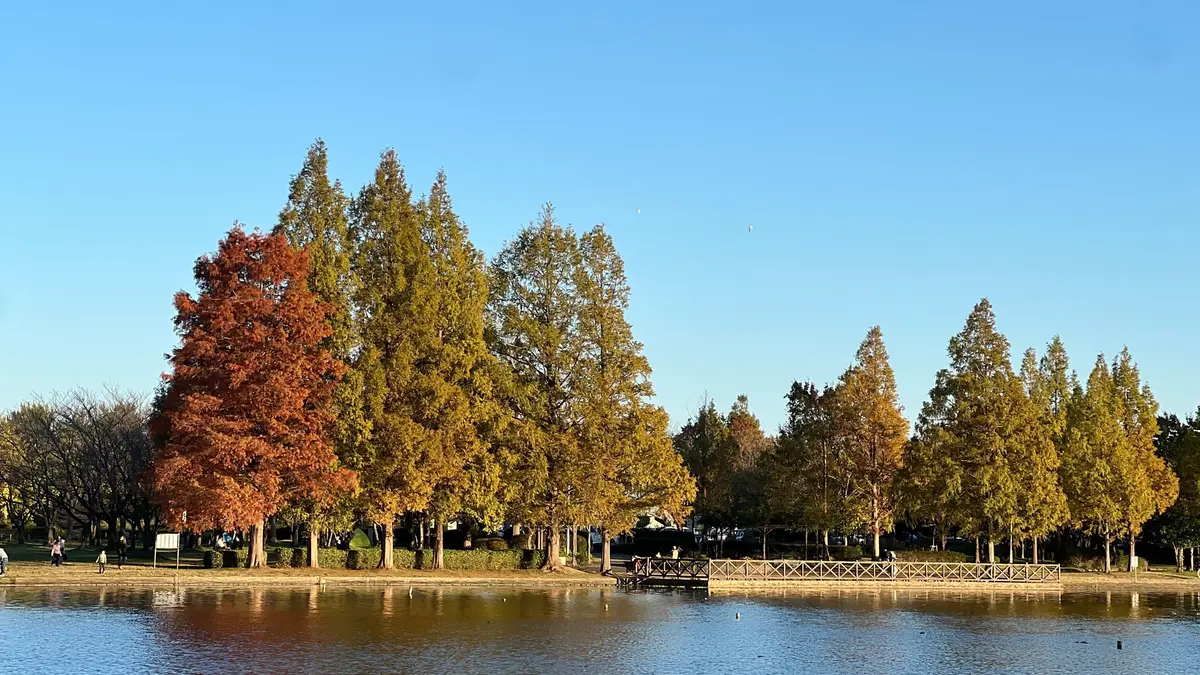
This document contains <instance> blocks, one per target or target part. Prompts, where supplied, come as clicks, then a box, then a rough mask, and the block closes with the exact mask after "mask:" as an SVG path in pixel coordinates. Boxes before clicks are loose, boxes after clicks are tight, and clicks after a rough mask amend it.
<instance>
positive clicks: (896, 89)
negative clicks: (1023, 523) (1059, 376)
mask: <svg viewBox="0 0 1200 675" xmlns="http://www.w3.org/2000/svg"><path fill="white" fill-rule="evenodd" d="M71 4H72V3H65V4H64V3H54V4H53V6H49V5H47V6H45V7H44V8H43V7H36V6H34V3H23V4H22V5H21V6H17V5H9V6H7V7H6V8H5V9H4V10H2V15H0V185H2V186H3V187H0V235H2V238H0V355H2V356H0V409H3V408H7V407H11V406H13V405H15V404H17V403H18V402H19V401H21V400H24V399H26V398H29V397H31V396H33V395H35V394H43V395H48V394H51V393H52V392H54V391H62V390H66V389H70V388H72V387H77V386H79V387H90V388H97V387H100V386H103V385H105V384H109V385H114V386H117V387H120V388H127V389H136V390H144V391H149V390H150V389H152V388H153V386H154V384H155V383H156V381H157V378H158V376H159V374H160V373H161V372H162V371H163V370H164V369H165V367H166V366H165V362H164V360H163V355H164V354H165V353H166V352H168V351H169V350H170V349H171V348H172V347H173V345H174V343H175V336H174V334H173V332H172V328H171V318H172V308H171V296H172V294H173V293H174V292H175V291H177V290H179V289H181V288H184V289H191V288H192V282H191V266H192V263H193V261H194V260H195V258H196V257H197V256H198V255H200V254H202V253H205V252H207V251H211V250H213V249H214V248H215V245H216V242H217V240H218V239H219V238H220V237H221V236H222V235H223V233H224V232H225V231H226V230H228V229H229V227H230V225H231V224H232V223H233V221H234V220H235V219H238V220H241V221H242V222H245V223H247V224H248V225H249V226H259V227H262V228H264V229H265V228H268V227H270V226H271V225H272V224H273V222H274V219H275V216H276V214H277V213H278V210H279V208H280V206H282V204H283V202H284V199H285V196H286V187H287V182H288V180H289V177H290V176H291V175H292V174H294V173H295V172H296V171H297V170H298V169H299V166H300V162H301V160H302V158H303V156H304V152H305V149H306V148H307V146H308V145H309V144H310V143H311V142H312V140H313V139H314V138H316V137H317V136H321V137H323V138H324V139H325V140H326V142H327V143H328V145H329V148H330V153H331V172H332V173H333V174H334V175H335V176H336V177H338V178H340V179H341V180H342V181H343V182H344V183H345V184H346V185H347V186H348V187H350V188H352V189H354V190H357V188H358V187H359V186H361V185H362V184H363V183H364V182H366V180H367V179H368V178H369V176H370V174H371V171H372V169H373V168H374V165H375V162H376V160H377V158H378V153H379V151H380V150H382V149H383V148H384V147H388V146H392V147H395V148H396V149H397V151H398V153H399V154H400V156H401V158H402V159H403V161H404V163H405V165H406V167H407V169H408V175H409V177H410V179H411V181H412V182H413V183H414V185H415V186H416V187H417V188H418V190H421V189H423V188H424V186H427V185H428V184H430V183H431V182H432V180H433V177H434V174H435V172H436V171H437V169H438V168H439V167H444V168H445V169H446V171H447V172H448V175H449V179H450V187H451V191H452V194H453V196H454V199H455V204H456V207H457V210H458V211H459V213H460V214H461V215H462V217H463V218H464V219H465V220H466V222H467V223H468V224H469V225H470V226H471V229H472V234H473V237H474V239H475V241H476V243H477V244H478V245H479V246H480V247H481V248H483V249H484V251H486V252H487V253H488V254H489V256H490V255H491V254H494V253H495V252H496V251H497V250H499V248H500V246H501V245H502V243H503V242H504V241H505V240H506V239H508V238H510V237H511V236H512V235H513V234H514V233H515V232H516V230H517V229H518V228H519V227H520V226H521V225H522V224H524V223H527V222H528V221H529V220H530V219H532V218H533V217H534V216H535V215H536V213H537V211H538V208H539V206H540V205H541V204H542V203H543V202H545V201H547V200H549V201H553V202H554V204H555V205H556V208H557V210H558V213H559V216H560V217H561V219H562V220H563V221H564V222H569V223H573V224H575V225H576V226H577V227H579V228H584V227H589V226H591V225H592V224H594V223H597V222H604V223H606V224H607V225H608V227H609V229H610V231H611V232H612V234H613V236H614V238H615V239H616V243H617V246H618V248H619V249H620V251H621V253H622V254H623V255H624V257H625V260H626V265H627V271H628V274H629V277H630V280H631V283H632V287H633V307H632V309H631V312H630V318H631V320H632V323H633V325H634V330H635V333H636V334H637V336H638V337H639V338H640V339H641V340H642V341H643V342H644V343H645V345H646V353H647V354H648V356H649V357H650V360H651V363H652V365H653V366H654V368H655V385H656V388H657V390H658V401H659V402H660V403H661V404H662V405H664V406H665V407H666V408H667V409H668V411H670V413H671V415H672V418H673V420H674V421H675V423H676V424H679V423H682V421H683V420H684V419H685V418H686V416H687V415H688V414H689V413H691V412H693V411H694V410H695V409H696V408H697V407H698V406H699V403H700V401H701V399H702V398H703V397H704V396H705V394H706V392H707V395H708V396H709V397H711V398H713V399H715V400H716V401H717V402H718V404H719V405H720V406H721V407H722V408H727V407H728V406H729V405H730V404H731V403H732V400H733V398H734V397H735V396H736V395H737V394H739V393H746V394H748V395H749V396H750V401H751V407H752V408H753V409H754V410H755V411H756V412H757V413H758V414H759V415H760V417H761V418H762V419H763V421H764V423H765V425H766V426H767V427H768V428H774V427H776V426H777V425H778V424H779V422H780V421H781V420H782V418H783V396H784V394H785V393H786V392H787V389H788V386H789V384H790V382H791V381H792V380H793V379H815V380H817V381H828V380H832V379H834V378H836V377H837V375H838V374H839V373H840V372H841V370H843V369H844V368H845V367H846V365H848V364H849V362H850V360H851V358H852V357H853V354H854V351H855V349H856V348H857V346H858V343H859V341H860V340H861V339H862V337H863V336H864V335H865V334H866V331H867V329H868V328H869V327H870V326H871V325H873V324H881V325H882V327H883V331H884V337H885V339H886V341H887V345H888V349H889V351H890V353H891V356H892V363H893V365H894V367H895V370H896V374H897V380H898V384H899V388H900V395H901V402H902V403H903V405H904V406H905V408H906V412H907V413H908V414H909V415H910V417H914V418H915V416H916V413H917V411H918V410H919V408H920V404H921V402H922V401H923V400H924V398H925V396H926V394H927V392H928V389H929V387H930V385H931V384H932V382H933V376H934V373H935V371H936V370H937V369H938V368H940V367H942V366H943V365H944V364H945V362H946V355H945V349H946V343H947V340H948V339H949V337H950V336H951V335H952V334H953V333H955V332H957V331H958V330H959V329H960V328H961V326H962V323H963V320H964V319H965V317H966V315H967V313H968V312H969V311H970V309H971V307H972V305H973V304H974V303H975V302H976V301H977V300H978V299H979V298H980V297H982V296H985V295H986V296H988V297H989V298H991V300H992V301H993V303H994V305H995V307H996V310H997V314H998V319H999V325H1000V328H1001V330H1003V331H1004V332H1005V333H1006V334H1007V335H1008V337H1009V338H1010V339H1011V341H1012V342H1013V344H1014V347H1015V348H1016V349H1015V351H1016V354H1017V356H1018V358H1019V351H1020V350H1021V349H1024V348H1025V347H1027V346H1039V347H1040V346H1043V345H1044V344H1045V343H1046V342H1047V341H1048V340H1049V339H1050V338H1051V337H1052V336H1053V335H1054V334H1056V333H1059V334H1061V335H1062V337H1063V339H1064V341H1065V342H1066V345H1067V348H1068V350H1069V352H1070V354H1071V356H1072V359H1073V363H1074V365H1075V366H1077V367H1078V368H1080V369H1081V370H1083V371H1085V372H1086V370H1087V369H1088V368H1090V366H1091V363H1092V361H1093V360H1094V358H1095V355H1096V354H1097V353H1098V352H1101V351H1103V352H1105V353H1106V354H1108V355H1110V356H1111V355H1112V354H1113V353H1115V352H1117V351H1119V350H1120V348H1121V346H1122V345H1128V346H1129V348H1130V349H1131V351H1132V353H1133V355H1134V358H1135V359H1136V360H1138V361H1139V363H1140V364H1141V367H1142V371H1143V375H1144V377H1145V379H1146V380H1147V381H1148V382H1149V383H1150V384H1151V386H1152V387H1153V389H1154V391H1155V392H1156V394H1157V396H1158V398H1159V400H1160V402H1161V403H1162V404H1163V407H1164V408H1166V409H1168V410H1171V411H1175V412H1179V413H1185V412H1189V411H1191V410H1194V409H1195V408H1196V404H1197V402H1198V401H1200V358H1198V357H1197V354H1196V349H1195V344H1196V333H1197V330H1198V329H1200V312H1198V311H1197V309H1196V296H1197V290H1198V289H1200V285H1198V284H1197V271H1196V259H1197V253H1196V252H1197V250H1198V249H1197V244H1198V243H1200V242H1198V239H1200V235H1198V234H1197V224H1198V222H1197V221H1198V216H1200V133H1197V130H1198V128H1200V127H1198V126H1197V125H1198V123H1200V76H1198V75H1197V74H1198V73H1200V39H1198V38H1200V35H1198V32H1200V28H1198V27H1200V7H1198V6H1196V5H1194V4H1193V3H1186V2H1176V3H1134V4H1137V5H1139V7H1137V8H1134V7H1133V6H1132V4H1130V3H1115V2H1057V3H1023V2H1018V3H1002V4H999V5H996V6H995V8H992V9H982V8H978V7H968V6H967V5H978V4H979V3H960V2H925V3H890V2H880V3H860V4H858V5H857V6H856V7H854V8H849V7H846V8H844V9H843V8H835V7H834V6H835V5H837V4H838V3H786V2H780V3H766V2H759V3H731V2H655V3H635V2H614V3H586V4H585V3H544V4H540V5H538V4H535V3H484V2H479V3H453V2H447V3H424V4H418V3H379V4H378V5H376V6H367V5H361V6H356V7H355V8H353V9H350V8H349V7H346V8H333V7H332V6H326V7H322V6H319V5H317V4H307V3H290V4H289V5H287V8H286V9H284V5H282V4H281V5H279V7H278V8H275V9H272V8H267V7H259V8H251V7H247V5H251V4H255V3H228V4H226V3H201V4H199V5H198V4H196V3H191V4H190V5H188V6H186V7H184V6H179V7H168V6H166V5H161V4H146V5H144V6H136V5H135V4H133V3H123V4H124V6H123V7H116V6H103V7H101V6H97V5H94V4H79V5H76V6H70V5H71ZM818 4H821V5H823V6H822V7H817V6H816V5H818ZM201 5H203V6H201ZM518 5H519V6H520V7H521V8H520V9H516V7H517V6H518ZM741 5H745V6H741ZM1122 5H1128V6H1126V7H1122ZM639 208H640V209H642V211H643V215H641V216H638V215H637V213H636V209H639ZM750 224H753V225H754V231H753V232H752V233H751V232H747V226H748V225H750Z"/></svg>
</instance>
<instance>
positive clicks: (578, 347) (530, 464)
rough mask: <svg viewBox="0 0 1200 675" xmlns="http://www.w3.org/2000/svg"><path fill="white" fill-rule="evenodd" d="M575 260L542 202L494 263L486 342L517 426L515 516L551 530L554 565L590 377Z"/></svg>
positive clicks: (572, 507)
mask: <svg viewBox="0 0 1200 675" xmlns="http://www.w3.org/2000/svg"><path fill="white" fill-rule="evenodd" d="M581 265H582V259H581V254H580V250H579V238H578V237H577V236H576V235H575V232H574V230H572V229H571V228H569V227H562V226H561V225H559V224H558V223H557V222H556V221H555V219H554V209H553V207H552V206H550V205H549V204H547V205H546V206H545V207H544V208H543V209H542V213H541V215H540V218H539V220H538V221H537V222H535V223H531V224H530V225H529V226H528V227H526V228H524V229H522V230H521V231H520V232H519V233H518V234H517V237H516V238H515V239H514V240H512V241H511V242H509V243H508V244H507V245H506V246H505V247H504V249H503V250H502V251H501V252H500V253H499V255H497V256H496V258H495V260H494V261H493V262H492V266H491V270H492V274H491V289H492V290H491V295H490V298H489V303H488V307H489V324H490V325H489V328H488V331H489V342H490V344H491V349H492V352H493V353H494V354H495V355H496V356H497V357H498V358H499V359H500V361H501V362H502V363H503V364H504V365H505V366H506V367H507V368H508V369H510V371H511V373H512V384H511V387H509V388H508V390H507V391H506V397H507V399H508V405H509V406H510V408H511V410H512V412H513V415H514V418H515V423H516V424H515V427H514V429H513V433H511V434H509V438H510V439H511V440H510V443H511V445H512V446H513V453H514V455H516V456H517V457H518V458H519V461H518V462H517V464H516V465H515V466H513V467H512V471H513V473H512V477H511V480H512V481H513V482H515V483H519V484H520V485H521V487H522V489H521V491H520V493H519V494H518V495H515V496H516V497H519V501H517V502H514V503H513V504H512V505H511V507H512V509H511V510H512V516H513V517H514V519H516V520H519V521H522V522H533V523H538V524H540V525H542V526H545V527H547V528H548V530H549V535H550V536H549V537H547V542H546V566H547V568H548V569H551V570H553V569H555V568H557V567H558V558H559V551H560V550H561V549H560V546H559V542H560V538H559V534H560V531H561V529H562V528H563V527H564V526H565V525H568V524H570V523H571V522H572V519H573V518H574V517H578V516H579V515H580V513H579V511H578V509H579V507H580V505H581V504H582V503H583V495H584V490H583V487H582V484H583V481H584V480H585V479H586V476H587V475H588V474H589V467H588V465H587V460H586V457H585V455H584V453H583V449H582V447H581V441H580V435H579V425H580V422H581V411H580V409H579V408H580V406H579V400H580V399H579V390H580V386H581V383H580V380H581V379H582V378H585V377H587V358H586V341H585V340H584V338H583V336H582V334H581V332H580V313H581V311H582V301H581V298H580V293H579V288H578V286H577V284H578V282H579V280H580V274H581V273H580V269H581Z"/></svg>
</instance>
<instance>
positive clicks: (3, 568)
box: [0, 548, 8, 577]
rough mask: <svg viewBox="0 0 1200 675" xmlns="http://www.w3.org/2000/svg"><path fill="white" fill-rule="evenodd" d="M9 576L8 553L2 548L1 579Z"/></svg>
mask: <svg viewBox="0 0 1200 675" xmlns="http://www.w3.org/2000/svg"><path fill="white" fill-rule="evenodd" d="M5 574H8V553H6V552H5V551H4V549H3V548H0V577H2V576H4V575H5Z"/></svg>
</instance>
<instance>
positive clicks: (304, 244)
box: [275, 139, 367, 567]
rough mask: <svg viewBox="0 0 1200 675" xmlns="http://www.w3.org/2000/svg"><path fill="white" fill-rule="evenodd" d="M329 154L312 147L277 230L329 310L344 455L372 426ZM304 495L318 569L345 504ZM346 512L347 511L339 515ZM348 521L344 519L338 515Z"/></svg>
mask: <svg viewBox="0 0 1200 675" xmlns="http://www.w3.org/2000/svg"><path fill="white" fill-rule="evenodd" d="M328 167H329V157H328V152H327V150H326V148H325V142H324V141H322V140H320V139H317V141H316V142H315V143H313V145H312V146H311V147H310V148H309V149H308V155H307V156H306V157H305V160H304V165H303V166H302V167H301V168H300V173H298V174H296V176H295V177H294V178H293V179H292V183H291V186H290V188H289V190H288V201H287V204H286V205H285V206H284V207H283V210H282V211H280V213H279V224H278V225H276V226H275V232H277V233H281V234H283V235H284V236H286V237H287V240H288V243H290V244H291V245H292V246H294V247H296V248H302V249H304V250H305V252H306V253H307V254H308V259H309V266H310V268H309V273H308V287H309V290H311V291H312V292H313V293H314V294H315V295H316V296H317V297H318V298H319V299H320V300H321V302H323V303H325V306H326V308H327V313H326V316H327V321H328V323H329V328H330V333H329V336H328V337H326V338H325V340H324V342H323V343H322V344H323V346H324V347H325V348H326V349H328V350H329V353H330V354H331V355H332V356H333V357H334V358H335V359H337V360H339V361H341V362H342V363H343V364H344V366H345V367H344V372H343V375H342V379H341V381H340V382H339V383H338V386H337V388H336V389H334V392H333V405H334V412H335V418H336V421H335V423H334V427H333V431H332V433H333V442H334V449H335V450H336V451H337V453H338V455H339V456H344V455H346V454H347V453H348V452H352V451H353V448H355V447H356V446H358V445H359V444H361V443H362V442H364V440H365V439H366V436H367V424H366V420H365V419H364V417H363V410H362V392H363V386H362V384H363V383H362V373H361V372H360V371H359V370H358V369H356V368H353V367H351V365H352V363H353V360H354V355H355V353H356V352H357V349H358V346H359V344H360V338H359V334H358V327H357V325H356V324H355V321H354V317H353V313H352V306H351V300H352V298H353V297H354V294H355V292H356V290H357V283H356V277H355V275H354V271H353V267H352V260H353V256H354V247H353V242H352V241H351V239H350V230H349V223H348V221H347V209H348V208H349V200H348V199H347V197H346V195H345V193H344V192H343V191H342V186H341V184H340V183H338V182H336V181H335V182H330V180H329V172H328ZM313 497H321V498H319V499H312V498H310V499H305V500H302V501H303V502H305V503H303V504H297V506H298V507H299V508H300V509H301V510H302V511H303V512H304V513H306V514H307V518H308V520H309V527H308V536H309V545H308V563H309V566H310V567H319V566H320V565H319V562H318V559H317V547H318V537H319V533H320V527H321V525H322V523H323V522H326V524H327V521H328V520H329V519H330V518H332V517H334V515H335V514H332V513H327V511H328V510H329V509H337V508H339V507H340V506H341V504H340V501H341V500H340V499H339V498H340V495H336V494H331V493H322V494H321V495H314V496H313ZM337 515H338V516H341V515H342V514H337ZM338 519H339V520H344V517H339V518H338Z"/></svg>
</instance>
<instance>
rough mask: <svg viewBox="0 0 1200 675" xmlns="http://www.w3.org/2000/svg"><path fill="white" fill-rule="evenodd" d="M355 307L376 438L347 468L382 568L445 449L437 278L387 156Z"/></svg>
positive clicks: (361, 256)
mask: <svg viewBox="0 0 1200 675" xmlns="http://www.w3.org/2000/svg"><path fill="white" fill-rule="evenodd" d="M352 215H353V218H352V228H351V230H352V234H353V237H354V240H355V242H356V244H357V259H356V261H355V267H356V269H357V270H358V277H359V280H360V284H359V288H358V293H357V297H356V298H355V300H356V303H355V304H356V306H357V313H358V315H359V317H360V321H361V326H362V327H361V335H362V351H361V353H360V355H359V357H358V359H357V362H358V363H357V368H358V370H360V372H361V373H362V378H363V385H364V416H365V418H366V420H367V421H368V423H369V424H370V429H371V434H370V438H369V439H367V440H366V441H365V442H363V443H361V444H360V445H359V447H358V448H357V449H356V450H355V451H354V453H353V455H352V460H351V461H350V462H349V463H350V464H351V465H352V466H353V467H354V468H356V469H357V470H358V471H359V475H360V480H361V482H362V484H363V488H364V497H365V499H364V511H365V513H366V514H367V516H368V517H369V518H370V519H372V520H373V521H374V522H376V523H377V524H378V525H380V526H381V527H382V529H383V532H382V535H383V536H382V539H381V547H382V555H381V556H380V563H379V565H380V567H381V568H385V569H390V568H391V567H392V564H393V547H394V541H395V537H394V527H395V522H396V519H397V518H398V517H399V516H400V515H402V514H404V513H406V512H409V511H421V510H424V509H425V508H426V507H427V506H428V505H429V501H430V498H431V496H432V494H433V486H434V484H435V483H436V481H437V480H438V478H439V476H440V474H439V472H438V467H439V465H440V462H441V458H442V446H441V444H440V443H439V439H438V438H436V436H434V435H431V434H429V433H427V428H426V427H425V426H424V425H423V424H422V421H423V417H424V415H426V413H427V409H426V405H427V403H428V401H429V396H430V389H431V388H432V384H431V382H430V381H429V379H428V377H427V376H426V375H427V373H426V372H424V371H423V370H422V365H423V364H424V363H425V360H426V359H429V358H430V357H431V354H432V353H433V352H434V350H435V345H436V341H437V331H438V330H439V326H440V323H439V320H438V309H439V301H438V297H437V291H436V285H437V282H436V270H435V269H434V266H433V261H432V260H431V258H430V254H429V248H428V246H427V245H426V244H425V242H424V241H423V240H422V237H421V235H422V227H421V222H420V219H419V218H418V216H417V214H416V211H415V209H414V208H413V203H412V193H411V191H410V190H409V187H408V184H407V182H406V181H405V178H404V170H403V168H402V167H401V166H400V162H399V160H398V159H397V158H396V153H395V152H394V151H392V150H388V151H386V152H384V153H383V155H382V157H381V159H380V162H379V166H378V168H376V170H375V177H374V180H373V181H372V182H371V183H370V184H369V185H367V186H366V187H364V188H363V189H362V191H361V192H360V193H359V196H358V199H357V200H356V202H355V204H354V207H353V214H352Z"/></svg>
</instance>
